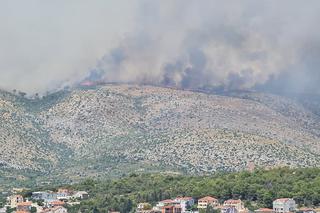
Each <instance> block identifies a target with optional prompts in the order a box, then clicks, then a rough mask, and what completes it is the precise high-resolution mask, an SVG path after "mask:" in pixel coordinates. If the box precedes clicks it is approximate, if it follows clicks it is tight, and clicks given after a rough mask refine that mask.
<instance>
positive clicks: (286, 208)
mask: <svg viewBox="0 0 320 213" xmlns="http://www.w3.org/2000/svg"><path fill="white" fill-rule="evenodd" d="M295 210H296V202H295V201H294V200H293V199H291V198H280V199H277V200H275V201H273V211H274V212H275V213H289V212H292V211H295Z"/></svg>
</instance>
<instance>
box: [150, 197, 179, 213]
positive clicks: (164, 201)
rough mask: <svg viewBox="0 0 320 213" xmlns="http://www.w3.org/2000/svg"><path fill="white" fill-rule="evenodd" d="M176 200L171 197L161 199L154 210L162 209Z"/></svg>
mask: <svg viewBox="0 0 320 213" xmlns="http://www.w3.org/2000/svg"><path fill="white" fill-rule="evenodd" d="M173 204H174V201H173V200H171V199H167V200H162V201H159V202H158V204H157V205H156V206H155V207H154V208H153V210H154V211H162V207H164V206H169V205H173Z"/></svg>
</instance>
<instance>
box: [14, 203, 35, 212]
mask: <svg viewBox="0 0 320 213" xmlns="http://www.w3.org/2000/svg"><path fill="white" fill-rule="evenodd" d="M31 207H32V202H22V203H18V204H17V207H16V208H17V212H18V211H20V212H30V211H31Z"/></svg>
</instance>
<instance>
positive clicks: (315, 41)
mask: <svg viewBox="0 0 320 213" xmlns="http://www.w3.org/2000/svg"><path fill="white" fill-rule="evenodd" d="M319 9H320V2H319V1H317V0H310V1H301V0H283V1H277V0H261V1H256V0H242V1H233V0H224V1H219V0H200V1H199V0H187V1H186V0H154V1H148V0H117V1H116V0H108V1H107V0H106V1H103V0H94V1H86V0H77V1H75V0H73V1H72V0H71V1H62V0H58V1H46V0H44V1H40V0H31V1H18V0H7V1H6V0H5V1H1V2H0V47H1V48H0V74H1V79H0V86H1V87H2V88H5V89H8V90H11V89H20V90H23V91H27V92H29V93H34V92H39V91H40V92H43V91H47V90H53V89H56V88H59V87H63V86H64V85H72V84H74V83H76V82H79V81H81V80H82V79H85V78H89V79H90V78H91V79H93V80H97V79H99V80H104V81H106V82H136V83H151V84H164V85H170V86H180V87H202V86H219V85H223V86H225V87H227V88H231V89H243V88H252V87H259V88H263V89H267V90H277V91H278V90H281V91H288V90H289V91H295V92H308V91H312V92H320V89H319V86H318V85H317V84H318V83H317V82H319V80H320V74H319V73H320V72H319V70H318V69H319V65H320V62H319V54H320V39H319V38H320V30H319V29H318V27H317V24H318V22H319V20H320V13H319V12H318V11H320V10H319Z"/></svg>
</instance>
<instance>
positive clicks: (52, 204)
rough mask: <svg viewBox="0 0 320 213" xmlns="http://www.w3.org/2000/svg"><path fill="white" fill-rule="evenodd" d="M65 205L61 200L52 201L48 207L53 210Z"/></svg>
mask: <svg viewBox="0 0 320 213" xmlns="http://www.w3.org/2000/svg"><path fill="white" fill-rule="evenodd" d="M64 205H65V202H63V201H60V200H55V201H51V202H50V203H49V204H48V206H49V207H50V208H53V207H57V206H64Z"/></svg>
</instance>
